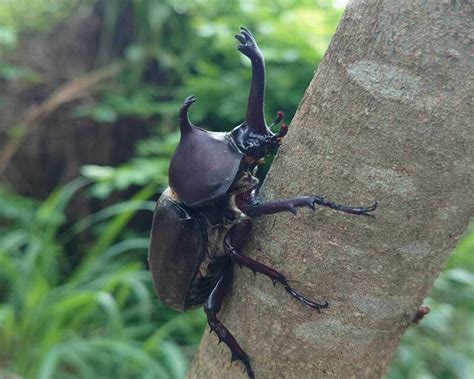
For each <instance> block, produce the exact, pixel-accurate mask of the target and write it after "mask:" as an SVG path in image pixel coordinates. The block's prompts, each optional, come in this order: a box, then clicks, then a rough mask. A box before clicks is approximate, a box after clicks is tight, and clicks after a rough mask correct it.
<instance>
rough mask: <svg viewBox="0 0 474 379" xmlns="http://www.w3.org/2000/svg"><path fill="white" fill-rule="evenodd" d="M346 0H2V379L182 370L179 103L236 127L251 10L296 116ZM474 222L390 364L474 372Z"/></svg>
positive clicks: (244, 92) (411, 371)
mask: <svg viewBox="0 0 474 379" xmlns="http://www.w3.org/2000/svg"><path fill="white" fill-rule="evenodd" d="M344 5H345V1H331V0H320V1H314V0H313V1H308V0H274V1H272V2H265V1H256V0H254V1H244V0H241V1H238V0H232V1H226V2H224V1H217V0H206V1H204V0H195V1H179V0H156V1H152V0H116V1H106V0H102V1H100V0H15V1H13V0H12V1H9V0H3V1H0V178H1V183H0V378H3V377H12V378H16V377H22V378H44V379H46V378H112V377H114V378H173V379H174V378H184V377H185V374H186V371H187V369H188V367H189V364H190V360H191V358H192V355H193V353H194V352H195V350H196V348H197V346H198V343H199V340H200V337H201V334H202V333H203V330H204V327H205V317H204V314H203V312H202V311H201V310H198V311H193V312H188V313H182V314H180V313H177V312H174V311H171V310H169V309H167V308H165V307H164V306H162V305H161V304H160V303H159V301H158V300H157V299H156V296H155V294H154V291H153V290H152V285H151V280H150V275H149V273H148V271H147V267H146V255H147V246H148V234H149V228H150V224H151V216H152V212H153V207H154V201H155V200H156V199H157V197H158V195H159V193H160V191H162V190H163V188H164V187H165V186H166V183H167V169H168V160H169V158H170V155H171V154H172V152H173V150H174V147H175V145H176V143H177V139H178V135H177V123H176V121H175V119H176V116H177V111H178V108H179V106H180V103H181V101H182V99H183V98H184V97H185V96H187V95H190V94H194V95H196V96H197V97H198V98H199V101H198V103H197V104H196V105H195V106H194V107H193V109H192V111H191V117H192V119H193V121H194V122H195V123H196V124H198V125H202V126H205V127H206V128H208V129H212V130H229V129H230V128H232V127H233V126H235V125H237V124H239V123H240V122H241V121H242V117H243V115H244V114H245V110H246V101H247V96H248V89H249V81H250V75H251V72H250V69H249V67H250V66H249V62H247V61H246V59H245V58H243V57H242V56H241V55H240V54H238V52H237V51H236V49H235V45H236V42H235V41H234V39H233V35H234V34H235V32H236V31H237V30H238V27H239V26H240V25H245V26H247V27H248V28H249V29H250V30H252V31H253V32H254V34H255V35H257V36H258V38H257V39H258V42H259V45H260V46H261V48H262V49H263V51H264V54H265V58H266V63H267V72H268V76H267V78H268V81H267V98H266V112H267V118H268V119H272V118H273V116H274V115H275V113H276V111H278V110H283V111H284V112H285V114H286V120H287V121H288V120H291V118H292V116H293V114H294V112H295V110H296V108H297V106H298V103H299V101H300V99H301V97H302V95H303V93H304V90H305V88H306V87H307V85H308V84H309V81H310V80H311V79H312V77H313V74H314V70H315V69H316V67H317V64H318V63H319V61H320V60H321V58H322V56H323V54H324V52H325V49H326V47H327V45H328V43H329V41H330V39H331V36H332V34H333V33H334V31H335V29H336V25H337V22H338V20H339V18H340V16H341V14H342V12H343V7H344ZM473 253H474V233H473V232H471V233H468V234H467V235H466V236H465V238H464V239H463V240H462V241H461V242H460V244H459V246H458V248H457V249H456V252H455V254H454V255H453V256H452V258H451V259H450V261H449V263H448V265H447V266H446V268H445V270H444V272H443V273H442V275H441V276H440V277H439V278H438V279H437V281H436V283H435V287H434V289H433V290H432V292H431V295H430V297H429V298H428V299H427V300H426V302H425V304H427V305H429V306H430V307H431V313H430V314H429V316H428V317H426V318H425V319H424V320H423V321H422V322H421V324H420V325H419V326H416V327H412V328H410V329H409V331H408V332H407V333H406V335H405V336H404V338H403V340H402V343H401V345H400V347H399V349H398V351H397V354H396V356H395V359H394V361H393V364H392V367H391V369H390V371H389V373H388V374H387V377H388V378H391V379H395V378H397V379H398V378H466V379H467V378H472V377H473V373H474V363H473V362H474V344H473V343H472V342H473V341H474V301H473V296H474V291H473V289H474V288H473V287H474V254H473Z"/></svg>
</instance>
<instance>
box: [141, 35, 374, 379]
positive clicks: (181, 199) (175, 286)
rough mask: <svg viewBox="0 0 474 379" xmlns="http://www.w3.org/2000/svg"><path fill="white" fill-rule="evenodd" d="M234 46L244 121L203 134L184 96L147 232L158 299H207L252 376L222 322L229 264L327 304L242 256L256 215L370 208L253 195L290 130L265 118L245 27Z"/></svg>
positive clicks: (186, 303)
mask: <svg viewBox="0 0 474 379" xmlns="http://www.w3.org/2000/svg"><path fill="white" fill-rule="evenodd" d="M235 38H236V39H237V40H238V41H239V42H240V44H239V46H238V47H237V49H238V50H239V51H240V52H241V53H242V54H244V55H245V56H247V57H248V58H249V59H250V61H251V63H252V84H251V88H250V95H249V100H248V108H247V115H246V117H245V121H244V122H243V123H242V124H240V125H238V126H237V127H235V128H234V129H233V130H232V131H230V132H227V133H216V132H208V131H206V130H204V129H201V128H199V127H197V126H195V125H193V124H192V123H191V122H190V120H189V118H188V110H189V107H190V106H191V105H192V104H193V103H194V102H195V101H196V98H195V97H194V96H190V97H187V98H186V99H185V100H184V103H183V105H182V107H181V110H180V112H179V126H180V130H181V140H180V142H179V144H178V147H177V148H176V152H175V153H174V155H173V157H172V159H171V163H170V167H169V187H168V188H167V189H166V190H165V191H164V192H163V194H162V195H161V197H160V198H159V200H158V202H157V204H156V210H155V214H154V218H153V226H152V230H151V243H150V250H149V257H148V260H149V266H150V270H151V274H152V277H153V283H154V286H155V289H156V292H157V294H158V297H159V298H160V299H161V301H162V302H163V303H164V304H165V305H167V306H168V307H170V308H173V309H176V310H178V311H185V310H188V309H192V308H196V307H199V306H201V305H203V304H204V310H205V312H206V315H207V320H208V324H209V327H210V329H211V331H214V332H215V333H216V334H217V336H218V338H219V340H220V341H223V342H224V343H225V344H226V345H227V346H228V347H229V349H230V351H231V353H232V361H234V360H240V361H242V363H243V364H244V365H245V369H246V371H247V375H248V376H249V378H254V377H255V376H254V373H253V370H252V367H251V365H250V359H249V357H248V356H247V354H246V353H245V351H244V350H243V349H242V348H241V347H240V345H239V343H238V342H237V341H236V339H235V338H234V337H233V336H232V334H231V333H230V332H229V331H228V330H227V329H226V327H225V326H224V325H223V324H222V323H221V322H220V321H219V319H218V318H217V314H218V312H219V310H220V309H221V306H222V303H223V301H224V298H225V296H226V294H227V292H228V291H229V289H230V288H231V285H232V279H233V264H234V263H235V264H237V265H239V266H240V267H242V266H244V267H247V268H249V269H251V270H253V271H254V272H258V273H261V274H263V275H266V276H268V277H270V279H271V280H272V281H273V284H276V283H280V284H281V285H282V286H283V288H284V289H285V290H286V291H287V292H288V293H289V294H290V295H291V296H292V297H294V298H295V299H297V300H299V301H300V302H302V303H303V304H305V305H307V306H308V307H310V308H313V309H315V310H316V311H318V312H320V309H322V308H326V307H327V306H328V303H327V302H326V303H322V304H320V303H316V302H313V301H311V300H308V299H307V298H305V297H303V296H302V295H300V294H299V293H298V292H296V291H295V290H294V289H293V288H292V287H291V286H290V285H289V284H288V281H287V279H286V278H285V276H284V275H283V274H281V273H279V272H278V271H276V270H274V269H272V268H270V267H267V266H265V265H264V264H262V263H260V262H257V261H255V260H253V259H252V258H249V257H247V256H245V255H243V254H242V247H243V245H244V243H245V241H246V237H247V235H248V234H249V232H250V228H251V220H252V219H253V218H255V217H260V216H263V215H269V214H274V213H278V212H286V211H289V212H293V213H295V214H296V209H297V208H298V207H309V208H311V209H313V210H314V209H315V206H316V205H321V206H324V207H329V208H332V209H335V210H339V211H343V212H347V213H352V214H357V215H368V214H370V212H373V211H374V210H375V208H376V206H377V203H375V204H373V205H372V206H369V207H365V208H364V207H348V206H345V205H341V204H336V203H333V202H331V201H328V200H326V199H324V198H323V197H319V196H301V197H295V198H291V199H286V200H279V201H262V200H260V199H259V197H258V190H259V180H258V179H257V178H256V177H255V176H254V175H253V174H254V173H255V170H256V168H257V166H258V165H260V164H261V163H262V160H263V158H264V157H265V156H267V155H268V154H270V153H271V152H273V151H274V150H275V149H276V148H277V147H278V146H279V145H280V144H281V142H282V140H283V137H284V136H285V134H286V132H287V130H288V128H287V126H286V125H282V127H281V129H280V131H279V133H273V132H272V131H271V127H273V126H274V125H276V124H278V123H279V122H280V121H281V120H282V118H283V113H281V112H278V115H277V117H276V119H275V120H274V121H273V122H272V123H271V125H267V124H266V122H265V117H264V109H263V108H264V91H265V64H264V59H263V55H262V53H261V51H260V49H259V48H258V46H257V43H256V42H255V39H254V38H253V36H252V34H251V33H250V32H249V31H248V30H247V29H246V28H244V27H241V28H240V33H239V34H237V35H236V36H235Z"/></svg>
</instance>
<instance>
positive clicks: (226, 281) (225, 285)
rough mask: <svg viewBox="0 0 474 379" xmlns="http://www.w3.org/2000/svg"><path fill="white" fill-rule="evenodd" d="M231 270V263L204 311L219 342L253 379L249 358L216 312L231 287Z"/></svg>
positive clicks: (205, 305)
mask: <svg viewBox="0 0 474 379" xmlns="http://www.w3.org/2000/svg"><path fill="white" fill-rule="evenodd" d="M232 280H233V271H232V265H230V267H229V268H228V269H226V270H225V271H224V273H223V274H222V276H221V277H220V279H219V281H218V282H217V284H216V286H215V287H214V289H213V290H212V292H211V294H210V295H209V297H208V298H207V300H206V302H205V303H204V311H205V312H206V315H207V323H208V324H209V327H210V328H211V331H213V332H215V333H216V334H217V337H218V338H219V343H220V342H224V343H225V344H226V345H227V346H228V347H229V349H230V352H231V354H232V358H231V359H232V362H233V361H236V360H238V361H241V362H242V363H243V364H244V365H245V369H246V371H247V375H248V377H249V378H250V379H255V375H254V373H253V370H252V367H251V366H250V359H249V357H248V355H247V354H246V353H245V351H244V350H243V349H242V348H241V347H240V345H239V343H238V342H237V341H236V339H235V338H234V336H233V335H232V334H231V333H230V332H229V330H228V329H227V328H226V327H225V326H224V325H223V324H222V323H221V322H220V321H219V319H218V318H217V313H219V311H220V310H221V306H222V303H223V302H224V298H225V296H226V294H227V293H228V292H229V289H230V288H231V287H232Z"/></svg>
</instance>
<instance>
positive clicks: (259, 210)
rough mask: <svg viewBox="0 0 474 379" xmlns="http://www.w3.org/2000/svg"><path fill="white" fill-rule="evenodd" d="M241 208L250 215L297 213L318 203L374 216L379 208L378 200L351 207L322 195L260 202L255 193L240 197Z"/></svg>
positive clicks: (313, 208)
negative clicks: (298, 209) (302, 208)
mask: <svg viewBox="0 0 474 379" xmlns="http://www.w3.org/2000/svg"><path fill="white" fill-rule="evenodd" d="M238 205H239V208H240V209H241V210H242V212H244V213H245V214H246V215H248V216H249V217H259V216H264V215H270V214H275V213H280V212H292V213H293V214H296V209H297V208H300V207H308V208H311V209H312V210H315V209H316V205H321V206H323V207H328V208H331V209H335V210H337V211H342V212H346V213H351V214H355V215H363V216H372V215H371V214H370V213H371V212H373V211H375V209H376V208H377V202H375V203H374V204H372V205H371V206H369V207H349V206H347V205H343V204H338V203H334V202H332V201H329V200H326V199H325V198H324V197H322V196H299V197H294V198H291V199H285V200H276V201H265V202H260V201H259V200H258V198H257V197H256V196H255V194H254V193H252V194H250V196H248V195H247V197H242V198H240V199H238Z"/></svg>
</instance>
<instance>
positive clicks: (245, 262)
mask: <svg viewBox="0 0 474 379" xmlns="http://www.w3.org/2000/svg"><path fill="white" fill-rule="evenodd" d="M229 236H231V235H230V234H228V235H227V236H226V242H225V249H226V251H227V252H228V253H229V254H230V257H231V258H232V261H233V262H234V263H236V264H237V265H239V266H240V267H242V266H245V267H247V268H249V269H250V270H252V271H253V272H254V273H255V272H258V273H260V274H263V275H266V276H268V277H269V278H270V279H271V280H272V282H273V285H274V286H275V285H276V283H281V284H282V285H283V287H284V288H285V290H286V292H288V293H289V294H290V295H291V296H293V297H294V298H295V299H297V300H299V301H301V302H302V303H303V304H305V305H307V306H308V307H310V308H313V309H316V310H317V311H318V313H321V312H320V309H322V308H327V307H328V305H329V304H328V302H325V303H324V304H319V303H315V302H314V301H311V300H308V299H306V298H305V297H303V296H302V295H300V294H299V293H298V292H296V291H295V290H294V289H293V288H292V287H291V286H290V285H289V284H288V281H287V280H286V278H285V276H284V275H283V274H281V273H280V272H278V271H276V270H274V269H272V268H271V267H268V266H265V265H264V264H263V263H260V262H257V261H256V260H254V259H252V258H249V257H247V256H245V255H242V254H240V253H239V252H237V250H236V249H235V248H234V247H233V246H232V241H231V238H229Z"/></svg>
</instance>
